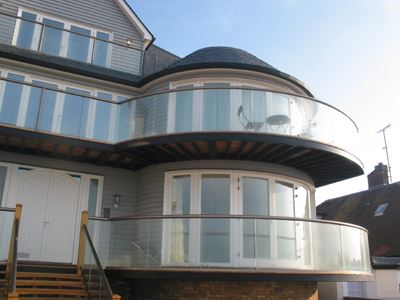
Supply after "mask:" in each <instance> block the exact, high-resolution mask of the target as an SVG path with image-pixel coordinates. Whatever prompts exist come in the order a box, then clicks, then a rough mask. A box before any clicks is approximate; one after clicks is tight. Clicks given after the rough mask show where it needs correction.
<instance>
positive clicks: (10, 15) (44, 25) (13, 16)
mask: <svg viewBox="0 0 400 300" xmlns="http://www.w3.org/2000/svg"><path fill="white" fill-rule="evenodd" d="M0 15H4V16H7V17H11V18H14V19H18V20H22V21H26V22H30V23H33V24H37V25H41V26H43V27H48V28H53V29H57V30H60V31H65V32H69V33H72V34H76V35H80V36H84V37H88V38H91V39H94V40H96V41H101V42H107V43H110V44H115V45H117V46H121V47H125V48H129V49H135V50H137V51H140V52H144V51H143V49H141V48H139V47H136V46H134V45H130V46H128V45H126V44H123V43H120V42H116V41H111V40H106V39H102V38H99V37H95V36H91V35H87V34H84V33H79V32H74V31H72V30H68V29H64V28H59V27H57V26H52V25H49V24H44V23H42V22H38V21H32V20H28V19H25V18H23V17H20V16H15V15H12V14H10V13H7V12H4V11H0ZM39 43H40V41H39Z"/></svg>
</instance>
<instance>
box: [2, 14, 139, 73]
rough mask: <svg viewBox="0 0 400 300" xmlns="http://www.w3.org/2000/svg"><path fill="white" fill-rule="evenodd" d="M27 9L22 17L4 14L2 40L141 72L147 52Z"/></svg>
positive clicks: (51, 53)
mask: <svg viewBox="0 0 400 300" xmlns="http://www.w3.org/2000/svg"><path fill="white" fill-rule="evenodd" d="M36 19H37V16H36V15H35V14H32V13H28V12H23V13H22V17H15V16H10V15H7V14H4V13H0V43H2V44H6V45H12V46H16V47H19V48H23V49H29V50H33V51H38V52H41V53H44V54H48V55H53V56H60V57H65V58H70V59H73V60H76V61H80V62H84V63H89V64H93V65H96V66H101V67H106V68H110V69H113V70H117V71H121V72H126V73H130V74H134V75H140V74H141V63H142V55H143V51H142V50H141V49H138V48H135V47H133V46H131V45H125V44H122V43H117V42H114V41H111V40H110V39H111V35H110V34H109V33H105V32H101V31H97V32H92V30H90V29H87V28H82V27H79V26H76V25H72V26H70V29H69V30H67V29H65V27H66V26H65V24H64V23H63V22H61V21H56V20H52V19H49V18H45V17H44V18H43V20H42V21H41V22H37V21H36Z"/></svg>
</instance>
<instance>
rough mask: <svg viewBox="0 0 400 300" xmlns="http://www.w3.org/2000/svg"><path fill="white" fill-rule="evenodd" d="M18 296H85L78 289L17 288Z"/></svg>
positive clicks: (83, 292) (84, 292)
mask: <svg viewBox="0 0 400 300" xmlns="http://www.w3.org/2000/svg"><path fill="white" fill-rule="evenodd" d="M17 294H18V295H35V296H37V295H54V296H58V295H59V296H63V295H72V296H86V291H84V290H82V289H79V290H76V289H47V288H17Z"/></svg>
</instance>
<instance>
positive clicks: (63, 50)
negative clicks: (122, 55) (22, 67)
mask: <svg viewBox="0 0 400 300" xmlns="http://www.w3.org/2000/svg"><path fill="white" fill-rule="evenodd" d="M23 12H27V13H31V14H35V15H36V22H39V23H43V19H51V20H54V21H57V22H62V23H63V24H64V28H63V29H65V30H71V26H77V27H80V28H82V29H86V30H89V31H90V40H89V49H88V55H87V58H86V62H87V63H92V56H93V50H94V47H93V43H94V39H95V38H97V33H98V32H102V33H106V34H108V35H109V41H113V40H114V32H112V31H110V30H105V29H100V28H97V27H93V26H90V25H87V24H84V23H81V22H77V21H75V20H70V19H67V18H63V17H60V16H55V15H52V14H49V13H43V12H39V11H36V10H33V9H30V8H26V7H22V6H19V7H18V17H20V18H21V17H22V13H23ZM20 25H21V19H17V20H16V23H15V28H14V33H13V39H12V45H13V46H16V45H17V39H18V33H19V29H20ZM41 26H43V25H39V24H38V25H37V26H35V30H34V35H33V37H32V44H31V47H30V48H31V49H32V50H35V51H41V46H42V45H41V43H42V41H39V40H38V39H39V36H40V31H41V30H42V29H41ZM42 38H43V37H42ZM35 39H36V42H35ZM68 39H69V32H68V31H63V34H62V40H61V45H60V50H59V53H58V55H59V56H61V57H67V51H68V43H69V41H68ZM35 43H36V44H37V46H36V47H34V44H35ZM35 48H36V49H35ZM110 63H111V51H108V53H107V60H106V67H107V68H109V67H110Z"/></svg>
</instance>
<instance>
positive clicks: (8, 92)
mask: <svg viewBox="0 0 400 300" xmlns="http://www.w3.org/2000/svg"><path fill="white" fill-rule="evenodd" d="M7 78H9V79H13V80H18V81H24V79H25V77H24V76H21V75H17V74H12V73H9V74H8V76H7ZM3 84H5V88H4V94H3V98H2V99H0V122H2V123H6V124H11V125H16V124H17V120H18V113H19V109H20V103H21V96H22V91H23V88H24V85H23V84H20V83H14V82H7V81H3Z"/></svg>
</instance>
